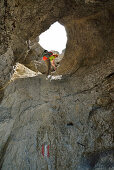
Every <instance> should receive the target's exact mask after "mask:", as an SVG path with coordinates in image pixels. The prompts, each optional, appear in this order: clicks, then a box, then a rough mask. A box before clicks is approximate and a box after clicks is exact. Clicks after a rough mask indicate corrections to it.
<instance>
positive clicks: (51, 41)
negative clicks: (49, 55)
mask: <svg viewBox="0 0 114 170" xmlns="http://www.w3.org/2000/svg"><path fill="white" fill-rule="evenodd" d="M66 42H67V35H66V30H65V28H64V26H62V25H61V24H59V23H58V22H55V23H54V24H53V25H51V26H50V28H49V29H48V30H47V31H45V32H44V33H42V34H41V35H40V36H39V44H40V45H41V46H42V47H43V48H44V49H45V50H49V51H50V50H54V51H58V52H59V53H61V52H62V50H64V49H65V48H66Z"/></svg>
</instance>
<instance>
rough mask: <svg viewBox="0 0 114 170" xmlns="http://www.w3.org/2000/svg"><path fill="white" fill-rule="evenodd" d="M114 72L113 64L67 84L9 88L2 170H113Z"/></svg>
mask: <svg viewBox="0 0 114 170" xmlns="http://www.w3.org/2000/svg"><path fill="white" fill-rule="evenodd" d="M105 68H107V69H105ZM112 70H113V68H112V66H111V61H110V60H109V61H107V62H102V63H100V64H96V65H95V66H92V67H91V68H88V69H87V68H86V67H85V68H83V69H81V70H80V71H79V72H80V73H78V72H77V73H76V74H75V75H72V76H71V77H66V76H65V77H64V76H63V78H62V80H52V81H50V80H46V78H45V76H44V75H38V76H37V77H32V78H26V79H19V80H16V81H15V82H14V83H12V84H10V85H9V86H8V87H7V89H6V90H5V94H4V99H3V100H2V103H1V105H0V130H1V131H0V139H1V140H0V149H1V150H0V156H1V157H0V163H1V169H2V170H6V169H9V170H10V169H11V170H12V169H13V170H18V169H19V170H20V169H24V170H25V169H31V170H33V169H34V170H37V169H38V170H40V169H44V170H45V169H49V170H55V169H61V170H62V169H63V170H67V169H68V170H69V169H71V170H85V169H86V170H90V169H95V170H96V169H97V170H98V169H99V170H104V169H106V170H112V169H113V126H112V125H113V103H114V102H113V101H114V93H113V89H114V86H113V81H114V77H113V74H112ZM42 145H44V146H48V145H49V157H46V156H44V157H43V155H42Z"/></svg>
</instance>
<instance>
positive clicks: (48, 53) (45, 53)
mask: <svg viewBox="0 0 114 170" xmlns="http://www.w3.org/2000/svg"><path fill="white" fill-rule="evenodd" d="M51 55H53V53H52V52H48V51H46V50H45V51H44V52H43V53H42V58H43V57H44V56H45V57H47V58H49V57H50V56H51Z"/></svg>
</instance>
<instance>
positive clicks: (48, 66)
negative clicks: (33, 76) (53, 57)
mask: <svg viewBox="0 0 114 170" xmlns="http://www.w3.org/2000/svg"><path fill="white" fill-rule="evenodd" d="M45 63H46V66H47V75H49V74H51V62H50V59H47V60H45Z"/></svg>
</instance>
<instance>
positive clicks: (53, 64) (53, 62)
mask: <svg viewBox="0 0 114 170" xmlns="http://www.w3.org/2000/svg"><path fill="white" fill-rule="evenodd" d="M51 64H52V66H53V67H54V70H56V66H55V60H52V62H51Z"/></svg>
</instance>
